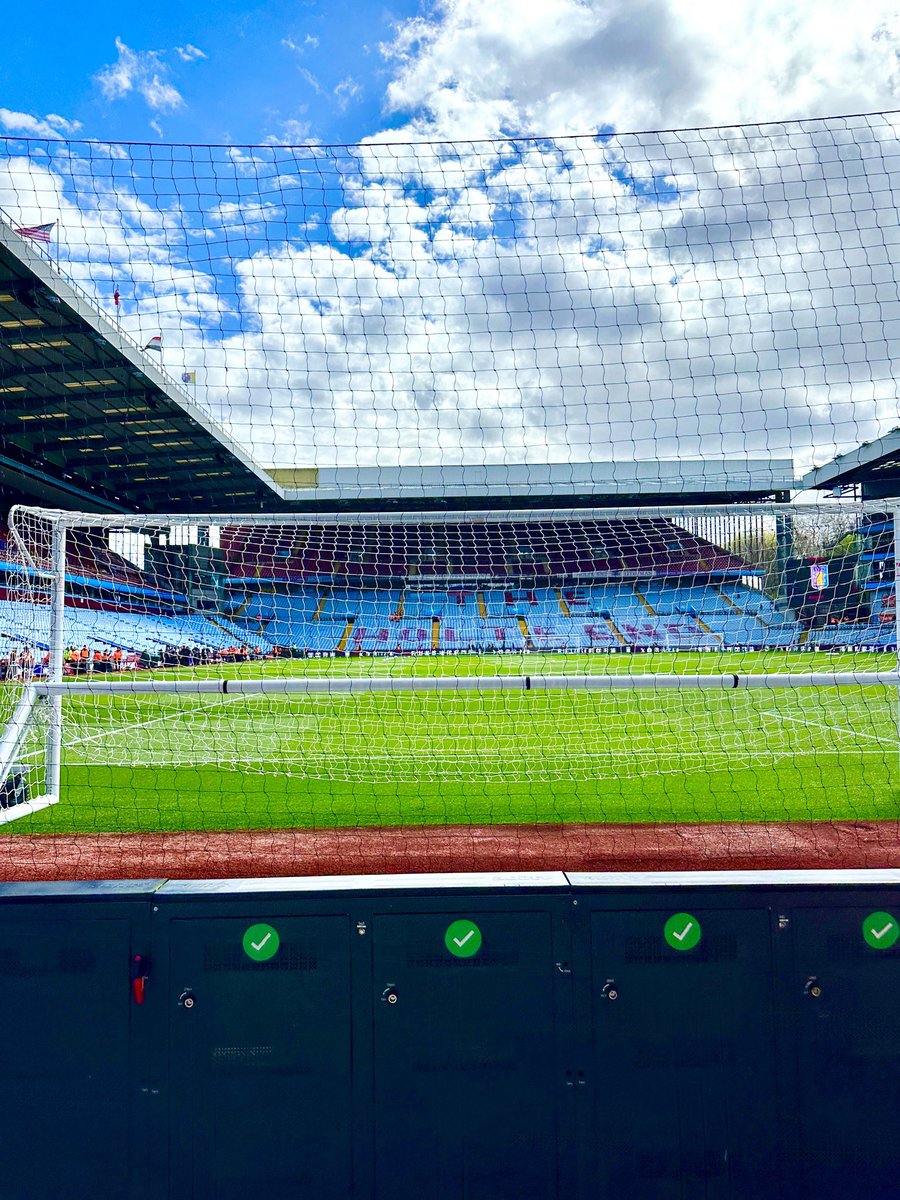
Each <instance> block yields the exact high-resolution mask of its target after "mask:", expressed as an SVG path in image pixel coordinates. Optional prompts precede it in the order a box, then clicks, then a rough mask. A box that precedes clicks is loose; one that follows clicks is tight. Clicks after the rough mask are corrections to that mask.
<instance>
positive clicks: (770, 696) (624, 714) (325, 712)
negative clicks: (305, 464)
mask: <svg viewBox="0 0 900 1200" xmlns="http://www.w3.org/2000/svg"><path fill="white" fill-rule="evenodd" d="M895 665H896V659H892V658H891V657H890V656H888V655H885V656H876V655H857V656H853V655H850V654H847V655H823V654H821V653H820V654H812V653H810V654H805V655H804V654H797V653H785V652H763V653H758V654H746V653H741V654H726V653H723V654H696V653H678V654H676V653H671V654H668V653H667V654H658V655H640V656H634V657H631V656H618V655H614V656H605V655H602V656H601V655H597V656H585V655H573V656H568V657H567V656H560V655H546V656H543V655H536V654H531V655H527V656H522V655H518V656H513V655H510V656H493V655H492V656H485V657H475V656H471V657H434V658H432V657H427V656H426V657H422V658H417V659H408V658H403V659H350V660H347V659H321V660H319V659H317V660H309V661H306V662H300V661H295V662H291V663H286V664H283V665H279V664H275V663H262V664H253V665H249V666H243V667H215V668H207V669H205V676H206V677H221V676H222V675H228V676H235V675H244V676H246V675H250V676H255V677H256V676H261V677H266V678H269V677H271V678H274V677H276V676H277V675H279V674H283V673H285V672H289V673H292V674H306V675H317V676H321V675H325V676H338V677H346V676H347V675H367V674H376V675H385V674H393V675H408V674H413V673H414V674H421V675H434V674H441V675H471V674H492V673H501V674H511V673H523V674H530V675H538V674H551V675H560V674H581V673H584V672H586V671H589V672H625V673H628V672H632V673H645V672H651V671H660V672H667V673H670V672H676V673H694V672H709V673H718V672H728V671H736V672H747V671H772V672H777V671H797V670H813V669H815V670H820V671H828V670H832V669H834V670H843V669H849V668H851V667H856V668H858V669H860V670H867V671H869V670H876V669H887V668H890V667H892V666H895ZM200 674H201V672H200V670H199V669H198V670H194V671H190V672H188V671H183V672H181V673H180V676H181V677H191V678H196V677H198V676H199V675H200ZM158 677H164V678H170V677H178V673H169V675H166V676H158ZM9 698H11V696H10V697H8V698H7V700H8V699H9ZM6 707H8V703H6ZM65 712H66V733H65V753H64V766H63V791H62V799H61V802H60V803H59V804H58V805H55V806H54V807H52V808H50V809H47V810H45V811H43V812H41V813H38V814H36V815H34V816H32V817H26V818H23V819H21V820H19V821H15V822H12V823H10V824H8V825H6V826H4V827H3V832H5V833H12V834H14V833H25V832H47V833H50V832H55V833H68V832H80V831H85V832H86V831H91V832H104V831H134V830H181V829H202V830H218V829H250V828H276V827H280V828H294V827H296V828H302V827H320V828H321V827H327V826H354V825H397V824H444V823H449V824H455V823H472V824H491V823H496V824H507V823H520V822H558V821H565V822H572V821H575V822H581V821H592V822H593V821H599V822H613V821H615V822H619V821H629V822H655V821H735V820H736V821H760V820H791V819H793V820H816V819H819V820H823V819H831V820H834V819H877V818H887V817H897V816H898V815H900V745H898V734H897V728H898V726H897V695H896V692H895V691H894V690H893V689H889V688H861V687H849V688H841V689H834V688H831V689H826V688H816V689H777V690H769V689H763V690H758V691H757V690H754V691H743V690H739V691H727V692H719V691H699V690H696V689H688V688H686V689H684V690H679V691H675V692H673V691H665V692H652V691H647V690H643V691H640V690H626V691H614V692H593V693H591V692H582V691H577V690H555V691H545V692H535V691H532V692H505V693H481V694H472V693H449V692H442V693H438V694H425V693H419V694H402V695H384V694H373V693H357V694H353V695H350V696H323V695H311V696H296V695H295V696H285V695H283V694H282V695H278V694H271V695H263V696H254V697H241V696H235V695H230V696H221V695H217V696H197V695H184V694H181V695H177V696H149V695H129V696H125V697H117V698H116V699H114V700H110V699H108V698H103V699H98V698H96V697H90V698H85V697H71V698H68V699H67V700H66V703H65ZM39 757H40V754H39V752H35V758H34V761H35V762H37V761H38V759H39Z"/></svg>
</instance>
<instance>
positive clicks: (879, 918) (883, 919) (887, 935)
mask: <svg viewBox="0 0 900 1200" xmlns="http://www.w3.org/2000/svg"><path fill="white" fill-rule="evenodd" d="M862 934H863V937H864V938H865V939H866V943H867V945H869V946H871V947H872V949H873V950H888V949H890V947H891V946H893V944H894V943H895V942H896V940H897V938H898V937H900V925H898V924H897V918H896V917H895V916H892V915H891V913H886V912H873V913H869V915H868V916H867V917H866V919H865V920H864V921H863V923H862Z"/></svg>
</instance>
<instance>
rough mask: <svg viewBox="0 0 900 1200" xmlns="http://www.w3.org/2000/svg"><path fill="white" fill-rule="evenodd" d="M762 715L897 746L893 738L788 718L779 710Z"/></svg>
mask: <svg viewBox="0 0 900 1200" xmlns="http://www.w3.org/2000/svg"><path fill="white" fill-rule="evenodd" d="M760 715H761V716H763V717H777V718H778V719H779V721H793V722H794V723H795V724H796V725H809V726H815V728H816V729H825V730H827V731H828V732H831V731H836V732H838V733H849V734H850V736H851V737H855V738H866V739H867V740H868V741H871V742H878V744H879V745H881V746H893V745H895V742H894V739H893V738H888V737H879V736H878V735H877V734H874V733H861V732H860V731H859V730H858V729H848V728H847V727H846V726H845V725H826V724H824V722H822V721H810V720H809V719H808V718H807V717H788V716H785V714H784V713H780V712H778V710H777V709H772V710H767V711H765V712H763V713H761V714H760Z"/></svg>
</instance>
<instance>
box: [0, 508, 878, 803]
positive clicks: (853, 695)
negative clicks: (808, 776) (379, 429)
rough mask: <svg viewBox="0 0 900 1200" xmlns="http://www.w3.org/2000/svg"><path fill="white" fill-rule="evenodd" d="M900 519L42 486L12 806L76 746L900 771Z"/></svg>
mask: <svg viewBox="0 0 900 1200" xmlns="http://www.w3.org/2000/svg"><path fill="white" fill-rule="evenodd" d="M895 524H896V518H895V515H894V514H893V513H892V512H891V513H889V514H887V515H885V513H884V510H883V508H882V509H879V508H876V506H874V505H849V504H828V505H818V506H801V505H743V506H730V507H709V506H706V507H696V508H682V509H590V510H575V511H573V510H556V511H521V512H518V511H517V512H483V513H430V512H420V513H403V514H395V513H390V514H368V513H366V514H361V513H352V514H345V513H330V514H289V515H286V514H251V515H247V514H240V515H220V514H218V515H212V514H205V515H198V514H174V515H171V514H163V515H158V514H153V515H144V514H137V515H130V514H129V515H97V514H83V513H66V512H57V511H54V510H44V509H33V508H23V507H19V508H16V509H14V510H13V512H12V514H11V516H10V538H9V557H10V562H9V563H8V564H7V575H6V588H5V599H4V600H3V601H2V602H0V636H2V640H3V642H2V645H0V657H2V655H3V652H4V651H5V652H6V679H7V682H6V684H5V685H4V691H5V693H6V694H5V696H4V708H3V714H4V717H3V732H2V735H0V786H2V789H3V792H2V796H3V800H2V807H0V823H5V822H9V821H12V820H16V819H18V818H20V817H23V816H26V815H30V814H33V813H35V812H38V811H40V810H41V809H42V808H46V807H48V806H50V805H53V804H55V803H57V802H58V801H59V800H60V798H61V796H62V795H63V788H62V769H63V766H64V764H66V765H71V764H72V763H74V764H76V765H77V767H78V768H79V769H80V770H81V771H82V772H83V773H84V772H87V773H88V774H90V770H91V767H92V765H94V766H97V767H103V768H106V769H111V770H125V769H127V770H129V771H130V772H131V773H132V776H134V775H135V773H136V772H138V771H140V770H144V769H146V770H151V769H152V770H161V769H163V768H164V769H166V770H168V771H170V772H172V771H177V770H183V769H188V768H190V767H191V765H192V764H194V765H197V766H198V767H201V766H202V767H203V769H204V770H212V769H221V770H232V771H238V772H239V771H242V770H244V771H246V770H253V771H255V772H257V773H258V774H259V775H262V776H265V775H266V774H267V773H268V774H270V775H271V776H276V775H277V776H287V777H291V778H297V777H301V776H304V775H305V776H306V777H309V778H313V779H314V780H316V781H319V782H322V783H324V784H327V783H329V782H334V783H337V782H341V783H347V782H349V783H353V782H355V781H359V780H360V779H362V778H363V777H365V776H366V773H367V772H368V773H369V775H371V776H372V777H373V778H377V779H378V780H382V781H388V780H392V779H396V780H397V781H398V783H402V784H406V783H415V782H416V781H421V782H422V783H423V785H428V786H431V785H435V786H437V785H440V784H442V783H445V782H446V781H447V780H452V781H455V782H457V783H462V784H465V783H466V782H470V783H471V782H484V781H486V782H489V783H493V782H497V781H499V780H506V781H508V782H510V783H511V784H512V783H526V782H527V783H529V784H533V785H535V786H539V785H540V784H541V781H542V780H543V781H545V782H546V781H565V780H570V781H571V782H573V783H578V782H579V781H587V780H591V779H594V778H596V777H598V776H603V774H604V773H613V774H614V773H615V772H616V771H621V772H622V773H623V774H624V775H629V774H632V775H633V774H635V773H636V772H637V773H639V772H640V771H646V772H648V773H649V774H651V775H660V774H663V773H666V772H667V771H671V772H673V773H677V772H678V771H679V770H682V769H685V770H700V769H703V764H709V763H715V764H717V765H719V766H721V765H722V764H725V766H726V767H727V766H728V764H729V763H731V764H734V765H735V767H737V766H739V765H742V764H744V763H745V762H749V763H753V762H756V763H758V764H760V765H765V764H766V763H767V762H769V761H779V762H781V761H787V760H788V759H790V758H791V756H792V754H793V756H794V757H797V758H798V760H800V759H804V760H805V761H807V762H809V763H813V764H814V763H815V762H816V759H817V757H821V756H822V755H823V754H826V755H833V756H834V757H835V759H836V760H838V759H839V758H840V756H841V755H844V756H846V755H848V754H859V755H861V756H869V757H870V758H871V757H872V756H877V757H878V758H879V759H880V760H883V762H884V763H885V764H887V763H888V762H889V766H890V770H891V771H893V770H894V769H895V768H896V765H897V763H896V760H897V753H898V738H897V699H896V689H897V685H898V684H900V670H898V661H897V606H896V603H895V601H894V572H895V569H896V568H895V563H894V561H893V532H891V534H890V537H888V536H887V535H886V534H885V532H884V531H885V529H887V528H888V527H890V529H891V531H893V529H894V526H895ZM786 529H788V530H789V533H790V537H789V540H779V539H784V538H785V530H786ZM715 694H719V696H720V697H721V698H720V699H719V700H714V699H713V698H712V697H713V696H714V695H715ZM741 696H744V697H746V699H743V700H742V699H740V697H741ZM766 696H768V697H770V698H771V702H769V701H765V700H764V698H765V697H766ZM704 697H706V698H707V699H704ZM729 697H730V698H729ZM754 697H755V698H754ZM867 697H868V698H867ZM792 748H793V749H792ZM809 769H810V770H814V769H815V768H814V767H812V766H811V767H810V768H809ZM172 778H173V779H175V776H172ZM131 786H135V787H136V786H138V785H137V784H132V785H131ZM140 786H145V785H144V784H143V783H142V784H141V785H140ZM172 786H173V787H174V786H177V780H176V782H175V783H174V784H172Z"/></svg>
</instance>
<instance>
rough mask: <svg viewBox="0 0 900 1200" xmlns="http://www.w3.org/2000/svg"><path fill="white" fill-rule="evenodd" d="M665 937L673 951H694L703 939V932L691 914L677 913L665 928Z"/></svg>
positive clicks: (670, 918)
mask: <svg viewBox="0 0 900 1200" xmlns="http://www.w3.org/2000/svg"><path fill="white" fill-rule="evenodd" d="M663 937H664V938H665V939H666V941H667V942H668V943H669V945H670V946H671V947H672V949H673V950H693V949H694V947H695V946H696V945H697V943H698V942H699V941H700V939H701V938H702V937H703V930H702V929H701V928H700V922H699V921H698V920H697V918H696V917H695V916H692V915H691V913H683V912H682V913H675V914H674V915H673V916H671V917H669V919H668V921H666V923H665V925H664V926H663Z"/></svg>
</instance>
